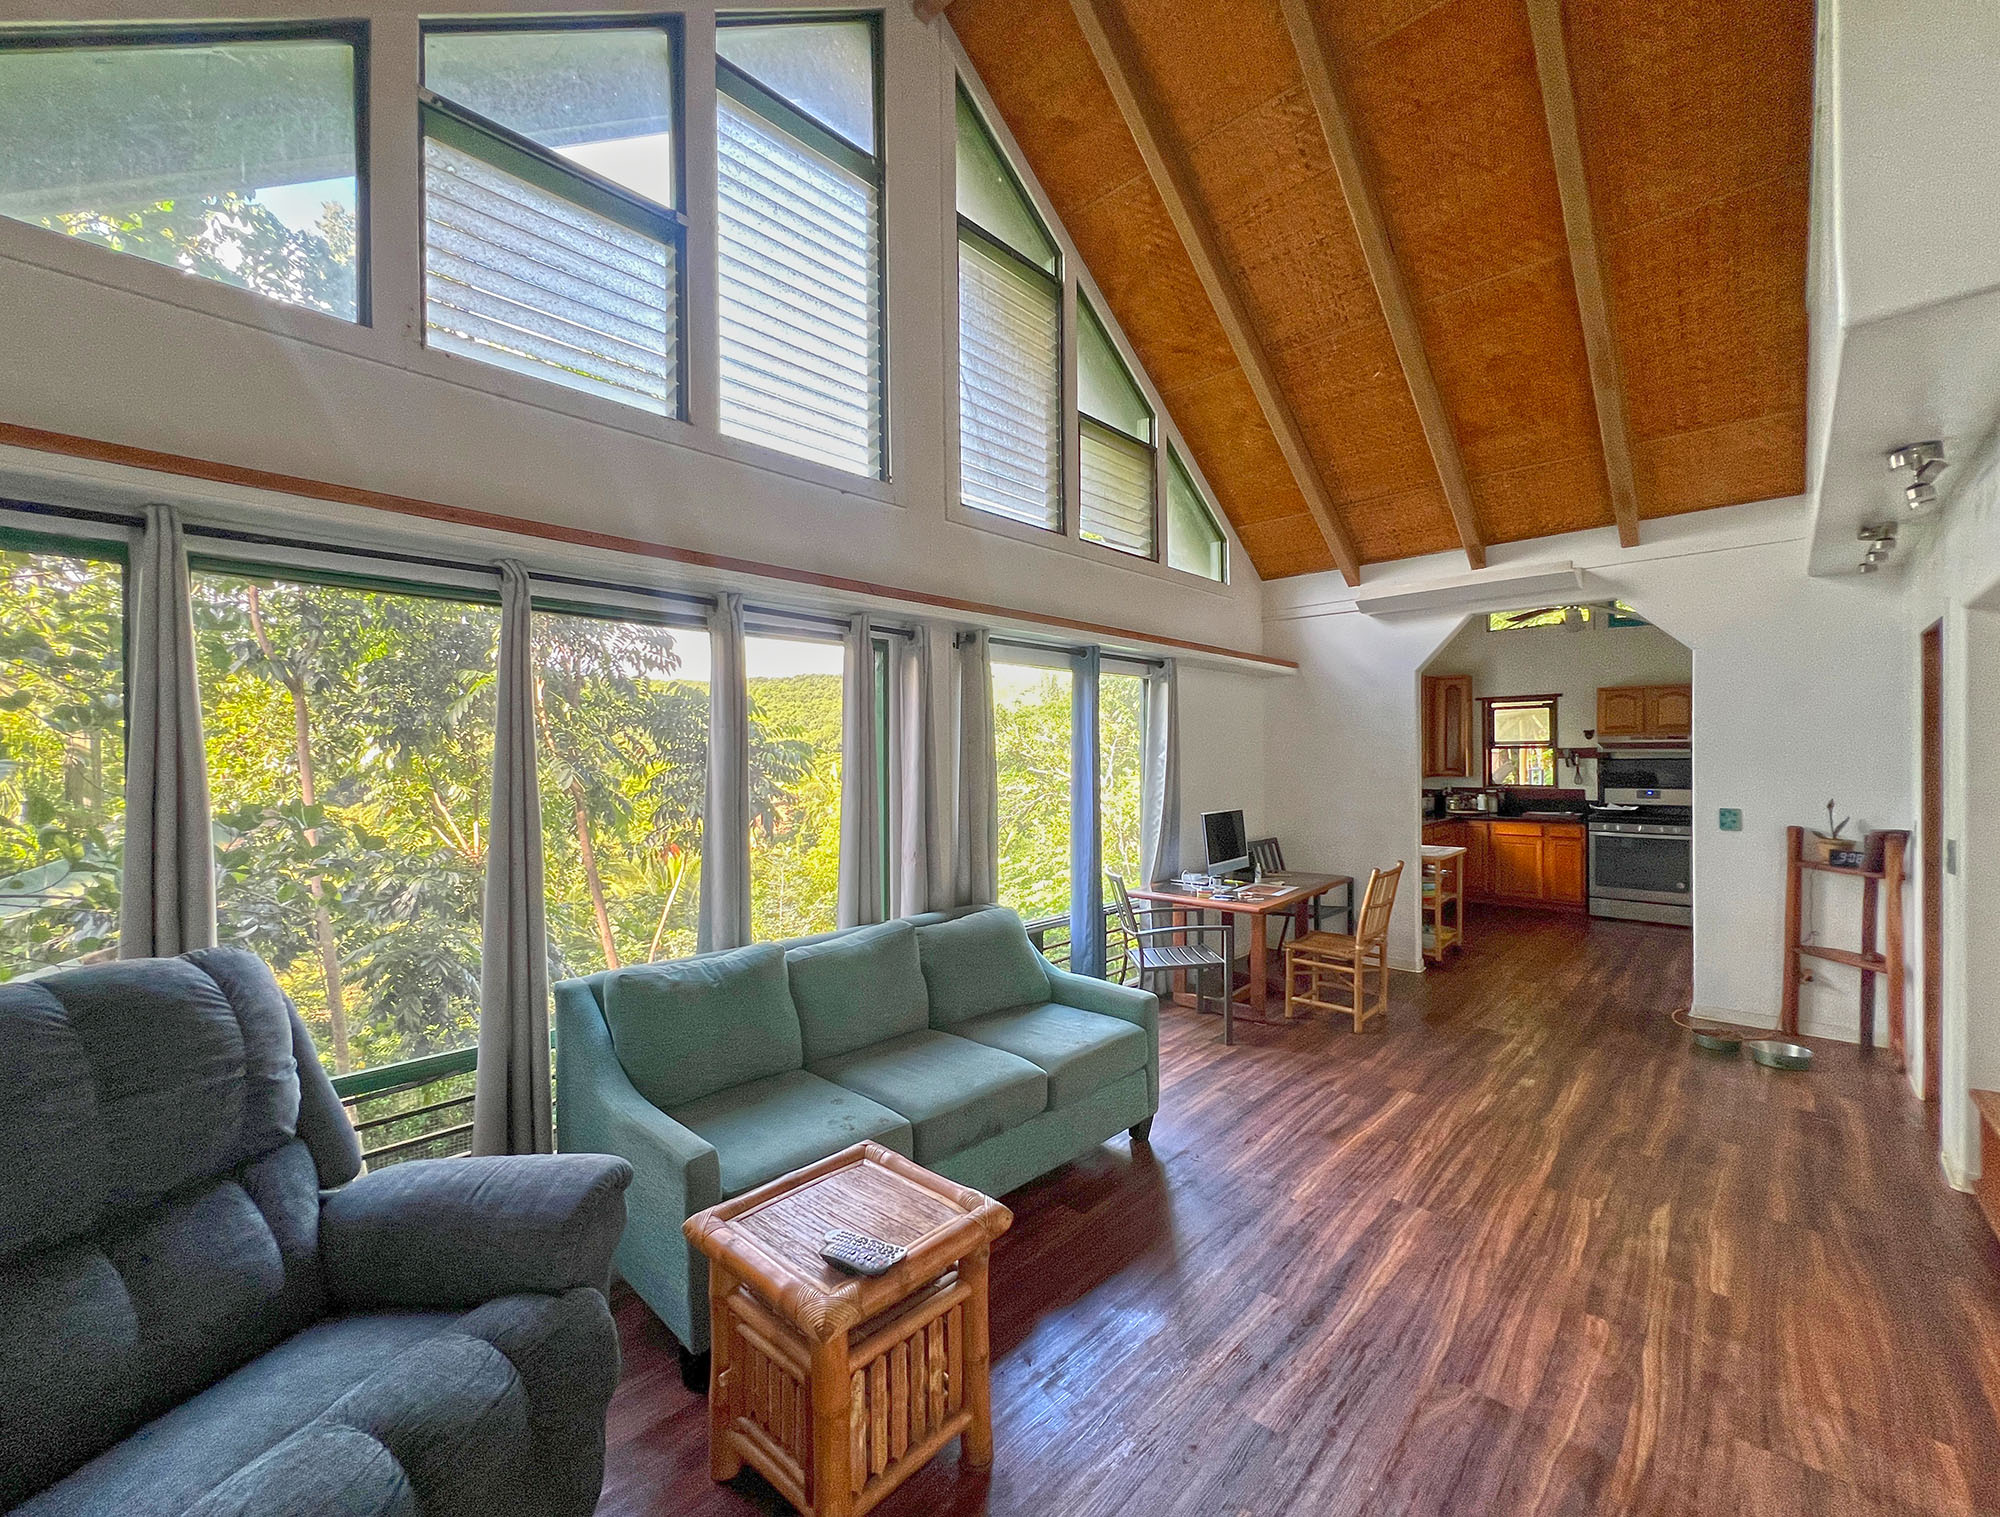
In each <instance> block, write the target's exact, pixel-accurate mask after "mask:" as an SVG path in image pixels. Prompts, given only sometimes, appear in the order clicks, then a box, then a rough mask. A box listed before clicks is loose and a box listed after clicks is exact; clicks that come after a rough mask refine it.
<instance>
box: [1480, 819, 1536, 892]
mask: <svg viewBox="0 0 2000 1517" xmlns="http://www.w3.org/2000/svg"><path fill="white" fill-rule="evenodd" d="M1487 832H1488V834H1489V836H1490V837H1491V839H1492V861H1491V865H1490V868H1491V875H1490V878H1489V881H1488V888H1489V889H1490V891H1491V892H1492V896H1493V899H1494V900H1496V901H1505V902H1508V903H1509V904H1515V905H1538V904H1539V903H1540V902H1541V899H1542V824H1541V823H1540V822H1489V823H1487Z"/></svg>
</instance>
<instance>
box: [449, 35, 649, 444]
mask: <svg viewBox="0 0 2000 1517" xmlns="http://www.w3.org/2000/svg"><path fill="white" fill-rule="evenodd" d="M673 49H674V36H673V35H672V34H671V33H670V32H669V31H668V30H667V29H666V28H664V27H658V26H652V27H626V26H617V27H605V26H572V27H558V28H551V29H547V30H538V31H503V30H495V29H492V28H488V27H479V28H464V29H460V28H452V29H440V30H436V31H433V32H431V33H430V34H429V35H427V36H426V38H425V40H424V83H425V94H424V102H423V119H424V297H425V299H424V320H425V342H426V343H427V344H428V345H429V346H431V347H433V348H439V349H443V350H444V351H447V352H453V353H459V354H462V355H464V356H466V357H470V358H475V359H478V360H480V361H482V362H485V363H491V364H495V365H497V366H499V367H501V368H506V369H512V370H514V371H515V372H517V373H522V374H531V375H534V376H535V377H536V378H539V379H546V380H549V381H551V382H553V383H555V384H560V385H566V386H568V387H569V388H571V389H576V390H583V391H585V392H587V393H589V394H593V395H599V396H602V397H604V398H606V399H609V400H616V401H620V402H623V403H625V404H628V405H635V406H642V407H644V408H646V409H647V410H651V411H658V412H661V413H663V414H665V415H669V416H679V415H680V414H682V398H681V396H682V382H681V371H682V360H681V325H682V322H681V283H682V267H683V264H684V261H685V256H686V254H685V249H686V221H685V218H684V217H683V216H682V215H681V213H680V212H679V210H678V209H677V208H676V207H677V203H678V199H679V186H678V182H677V180H678V176H677V174H676V173H675V161H676V158H677V154H678V147H677V142H676V136H675V124H676V101H675V93H674V77H675V75H674V57H673Z"/></svg>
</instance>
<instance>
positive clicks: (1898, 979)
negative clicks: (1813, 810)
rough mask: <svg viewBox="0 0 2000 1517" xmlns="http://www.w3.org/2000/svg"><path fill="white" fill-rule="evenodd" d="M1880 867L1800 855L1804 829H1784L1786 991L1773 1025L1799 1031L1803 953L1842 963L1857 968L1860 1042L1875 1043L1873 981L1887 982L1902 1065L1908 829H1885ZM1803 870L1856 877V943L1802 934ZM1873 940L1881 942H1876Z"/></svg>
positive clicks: (1893, 1044) (1893, 1038) (1892, 1035)
mask: <svg viewBox="0 0 2000 1517" xmlns="http://www.w3.org/2000/svg"><path fill="white" fill-rule="evenodd" d="M1879 835H1880V837H1881V839H1882V867H1881V868H1879V869H1864V868H1857V867H1855V866H1854V865H1850V864H1828V863H1824V862H1822V861H1820V860H1818V859H1809V858H1807V857H1806V856H1805V840H1806V830H1805V828H1803V827H1787V828H1786V829H1785V992H1784V1002H1783V1004H1782V1006H1781V1008H1780V1010H1779V1013H1778V1029H1779V1031H1780V1032H1782V1033H1784V1034H1785V1036H1787V1037H1797V1036H1798V1032H1799V986H1800V984H1801V983H1802V982H1803V981H1804V980H1805V979H1806V978H1807V971H1806V967H1805V964H1804V960H1806V959H1818V960H1820V961H1822V962H1824V963H1829V964H1844V965H1846V966H1847V967H1848V968H1849V969H1858V970H1860V971H1861V1046H1862V1047H1863V1048H1873V1047H1874V1046H1875V981H1876V979H1877V977H1880V978H1882V979H1885V980H1887V981H1888V985H1889V1047H1890V1048H1891V1049H1892V1050H1893V1051H1894V1053H1895V1055H1896V1063H1897V1065H1898V1067H1901V1066H1902V1065H1903V1064H1904V1062H1905V1060H1904V1052H1903V1012H1904V1002H1905V996H1904V982H1905V980H1906V979H1907V977H1908V970H1907V968H1906V967H1905V965H1904V962H1903V880H1904V870H1905V864H1906V861H1907V857H1908V853H1909V847H1910V835H1909V833H1907V832H1884V833H1881V834H1879ZM1808 874H1832V875H1845V876H1847V877H1848V878H1850V879H1856V880H1859V881H1861V947H1860V948H1859V949H1858V950H1857V949H1852V948H1831V947H1827V946H1826V945H1824V944H1820V943H1807V942H1805V941H1803V939H1802V933H1803V931H1804V915H1805V877H1806V876H1807V875H1808ZM1878 941H1879V942H1880V947H1879V948H1878V947H1877V943H1878Z"/></svg>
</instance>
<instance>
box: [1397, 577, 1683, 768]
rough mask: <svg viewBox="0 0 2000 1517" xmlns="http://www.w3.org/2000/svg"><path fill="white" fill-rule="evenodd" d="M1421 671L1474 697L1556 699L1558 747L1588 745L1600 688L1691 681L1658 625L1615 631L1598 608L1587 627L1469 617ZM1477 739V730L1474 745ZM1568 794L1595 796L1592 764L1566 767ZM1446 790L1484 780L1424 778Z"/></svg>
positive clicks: (1679, 649)
mask: <svg viewBox="0 0 2000 1517" xmlns="http://www.w3.org/2000/svg"><path fill="white" fill-rule="evenodd" d="M1424 673H1426V674H1463V675H1467V676H1470V678H1471V680H1472V694H1473V696H1474V697H1475V698H1484V697H1487V696H1509V695H1554V696H1557V697H1559V699H1558V700H1557V701H1556V746H1557V747H1558V748H1588V747H1590V746H1592V743H1591V740H1590V739H1589V738H1587V737H1585V736H1584V733H1585V732H1587V731H1594V730H1595V729H1596V727H1597V692H1598V689H1599V688H1600V687H1602V686H1606V685H1684V684H1686V683H1688V681H1689V680H1691V679H1693V678H1694V656H1693V655H1692V654H1691V653H1690V652H1689V651H1688V650H1687V648H1686V647H1685V646H1683V645H1682V644H1681V643H1680V642H1678V641H1676V640H1675V639H1674V638H1673V637H1672V636H1670V635H1669V634H1667V633H1665V632H1662V631H1661V630H1660V629H1659V628H1658V627H1613V626H1610V625H1608V624H1607V622H1606V621H1605V618H1604V615H1603V613H1602V612H1601V611H1593V612H1592V614H1591V618H1590V620H1589V621H1588V622H1585V623H1582V624H1580V625H1579V624H1577V623H1574V622H1571V623H1567V624H1565V625H1563V626H1560V627H1515V628H1511V629H1509V630H1508V631H1505V632H1494V631H1491V630H1489V628H1488V626H1487V618H1486V617H1485V616H1484V615H1483V614H1482V615H1479V616H1474V617H1469V618H1467V620H1466V623H1465V625H1464V626H1463V627H1461V628H1460V629H1459V631H1458V634H1457V635H1456V636H1455V637H1453V638H1452V639H1451V641H1450V642H1448V643H1446V644H1445V645H1444V646H1443V647H1442V648H1440V649H1439V650H1438V652H1437V656H1436V657H1435V658H1433V659H1432V660H1431V661H1430V664H1429V665H1428V666H1427V667H1426V668H1425V670H1424ZM1481 741H1483V738H1482V737H1481V736H1480V735H1478V734H1477V733H1476V732H1475V737H1474V742H1475V745H1476V744H1478V743H1479V742H1481ZM1560 782H1561V784H1562V785H1563V786H1564V787H1565V788H1568V789H1582V790H1583V791H1585V792H1586V793H1587V794H1589V795H1592V796H1595V795H1596V793H1597V761H1596V760H1595V759H1585V760H1584V761H1583V763H1582V766H1581V771H1580V772H1579V771H1578V770H1575V769H1570V768H1568V767H1565V768H1564V769H1563V771H1562V774H1561V777H1560ZM1426 783H1428V784H1430V785H1432V786H1438V785H1442V786H1444V787H1446V788H1454V787H1458V786H1466V785H1471V786H1477V785H1483V784H1484V783H1485V777H1484V776H1483V775H1478V774H1475V775H1474V776H1472V777H1471V778H1470V779H1464V780H1430V781H1427V782H1426Z"/></svg>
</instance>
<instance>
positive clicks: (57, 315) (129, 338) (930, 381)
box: [0, 0, 1260, 647]
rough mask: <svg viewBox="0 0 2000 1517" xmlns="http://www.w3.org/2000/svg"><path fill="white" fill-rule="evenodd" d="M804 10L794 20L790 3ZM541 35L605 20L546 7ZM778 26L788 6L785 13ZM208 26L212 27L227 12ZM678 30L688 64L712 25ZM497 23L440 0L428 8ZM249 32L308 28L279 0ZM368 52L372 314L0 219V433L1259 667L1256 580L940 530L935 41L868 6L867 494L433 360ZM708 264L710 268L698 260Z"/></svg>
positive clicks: (946, 381) (695, 82)
mask: <svg viewBox="0 0 2000 1517" xmlns="http://www.w3.org/2000/svg"><path fill="white" fill-rule="evenodd" d="M811 3H812V0H808V6H810V4H811ZM522 8H523V9H524V10H526V9H532V11H533V12H535V13H549V12H560V11H563V10H588V11H593V12H594V11H597V10H600V9H601V6H596V5H585V4H582V3H579V0H553V3H546V0H545V3H541V4H538V5H536V6H534V7H532V8H530V7H525V6H524V7H522ZM784 8H786V9H791V10H796V9H798V8H800V7H799V6H798V5H796V4H791V3H789V0H788V3H787V5H786V6H785V7H784ZM225 9H226V7H225ZM673 9H675V10H676V11H678V12H681V13H683V14H684V15H685V16H686V18H687V35H688V43H689V55H690V59H691V61H698V60H705V59H706V56H707V54H706V52H705V48H706V47H707V45H708V44H707V42H706V40H705V39H706V38H707V37H708V36H709V35H710V34H711V33H712V29H713V20H712V18H713V13H714V7H713V6H712V5H709V4H706V3H691V4H688V5H684V6H682V5H677V6H675V7H673ZM453 10H462V11H467V12H470V13H477V14H488V13H491V12H493V11H494V10H495V7H494V6H493V5H492V4H491V3H490V0H487V3H479V4H470V3H454V0H441V3H439V4H438V5H436V6H433V7H427V8H426V14H429V13H432V12H440V13H448V12H451V11H453ZM216 13H217V12H216V10H215V8H214V7H213V6H208V5H199V6H198V5H196V4H194V3H193V0H95V3H90V4H88V5H79V4H78V3H77V0H25V3H22V4H16V5H10V6H9V8H8V19H9V20H27V19H93V20H108V19H115V18H117V17H119V16H121V15H122V16H131V17H135V18H136V17H144V18H145V19H150V20H160V19H163V18H168V17H172V16H174V15H176V14H181V15H190V16H203V17H207V16H213V15H215V14H216ZM253 14H255V15H257V16H260V17H270V16H283V15H286V14H296V15H313V14H323V7H321V6H319V5H318V4H317V3H316V0H273V3H270V4H267V5H265V6H262V7H260V8H258V9H256V10H255V11H254V12H253ZM341 14H343V15H358V16H364V17H366V18H368V20H369V21H370V25H371V28H372V32H373V49H372V57H373V61H374V64H375V68H374V73H373V77H372V80H371V86H372V97H371V107H370V118H369V125H370V135H371V144H370V158H369V167H370V171H371V174H370V177H371V194H372V200H373V204H374V208H375V214H374V216H373V218H372V221H371V227H370V239H369V240H370V246H371V249H372V272H373V281H372V284H373V290H374V297H375V320H374V324H373V325H372V326H370V327H357V326H354V325H351V324H349V323H346V322H341V321H337V320H335V319H333V318H331V317H327V316H323V315H320V314H318V313H315V312H309V311H302V310H296V309H292V308H286V307H280V306H277V305H276V304H275V303H272V302H268V301H262V300H259V299H258V298H256V297H254V296H251V295H249V294H247V293H245V292H242V291H237V290H231V289H227V288H225V287H223V286H220V285H217V284H214V283H211V282H209V281H205V280H199V279H195V278H192V277H189V276H185V275H181V274H178V273H176V272H175V271H173V270H171V269H168V268H165V267H162V266H159V265H155V264H150V263H147V262H145V261H143V260H140V259H137V258H131V257H126V256H122V255H119V254H115V253H111V252H108V251H106V250H103V249H99V248H94V247H88V246H85V245H82V244H79V243H76V242H75V241H73V240H71V239H66V238H62V237H59V236H57V235H56V234H54V233H49V232H44V231H41V230H39V229H36V228H31V227H28V226H26V225H24V224H22V223H18V222H11V221H6V220H4V219H0V311H4V312H5V313H6V318H5V330H4V339H3V340H4V346H5V352H6V355H7V358H8V360H9V361H8V362H6V363H5V364H0V417H5V418H6V419H7V420H8V421H10V422H15V423H20V424H24V425H27V426H32V427H39V428H45V429H48V430H52V431H58V432H66V433H73V434H80V435H83V436H86V437H90V438H95V439H102V440H108V441H111V442H116V443H121V444H127V445H131V446H136V447H144V448H152V449H158V450H162V451H165V452H169V453H177V454H184V455H190V456H193V457H196V458H200V459H205V460H213V461H220V462H224V463H229V464H235V465H241V466H247V467H250V468H256V469H264V470H270V471H274V472H277V473H281V474H289V475H297V476H302V477H306V478H309V479H314V480H321V481H328V482H332V483H336V484H340V485H347V486H354V487H359V488H363V489H369V490H377V491H383V492H387V493H390V494H395V495H403V496H411V497H416V498H418V499H422V500H427V501H436V502H442V503H444V504H446V505H450V506H456V507H464V508H470V509H473V510H478V511H487V512H497V513H501V514H504V515H509V516H515V517H521V518H526V519H529V520H533V521H536V522H547V523H555V524H559V525H562V526H566V527H574V528H581V529H586V530H589V531H593V532H600V533H607V534H613V535H617V536H622V537H626V538H631V539H636V540H638V541H641V542H645V543H657V544H664V545H669V546H673V547H678V548H685V549H693V550H696V551H699V552H703V553H709V554H716V555H726V556H733V557H741V558H746V559H754V560H760V561H764V562H770V563H777V564H781V565H785V566H789V567H793V568H803V569H809V570H811V571H814V572H816V573H820V574H825V575H835V576H843V577H848V578H853V579H859V580H867V581H871V582H875V583H882V584H889V585H893V586H897V587H901V588H907V589H912V590H917V591H920V592H925V593H928V594H935V595H948V596H953V597H958V598H963V599H969V600H976V601H983V602H997V603H1001V604H1005V605H1008V606H1012V607H1018V608H1020V609H1022V610H1026V611H1031V612H1038V613H1042V614H1053V615H1061V616H1068V617H1075V618H1080V619H1084V620H1089V621H1093V622H1100V623H1108V624H1111V625H1115V626H1121V627H1134V628H1138V629H1141V630H1150V631H1156V632H1161V633H1165V634H1168V635H1171V636H1175V637H1179V638H1184V639H1188V640H1192V641H1196V642H1204V643H1214V644H1222V645H1227V646H1232V647H1254V646H1255V643H1256V640H1257V638H1258V637H1259V635H1260V628H1259V596H1258V584H1257V577H1256V574H1255V571H1254V570H1253V569H1252V568H1251V566H1250V563H1249V560H1248V558H1247V557H1246V556H1245V555H1244V554H1243V552H1242V550H1241V548H1240V546H1237V545H1234V544H1232V571H1233V575H1234V579H1235V583H1234V584H1233V585H1229V586H1217V585H1212V584H1209V583H1207V582H1205V581H1200V580H1197V579H1195V578H1193V577H1192V576H1187V575H1179V574H1170V573H1169V572H1168V571H1166V570H1164V569H1162V568H1160V567H1158V566H1155V565H1152V564H1140V563H1137V562H1135V561H1134V560H1132V559H1130V558H1128V557H1126V556H1125V555H1121V554H1117V553H1113V552H1111V551H1109V550H1106V549H1101V548H1097V547H1094V546H1092V545H1089V544H1084V543H1081V542H1079V541H1075V540H1073V539H1072V540H1056V539H1046V538H1045V539H1042V540H1038V541H1028V540H1025V539H1024V538H1023V537H1021V536H1019V535H1012V534H1009V533H1007V532H1005V531H1001V530H986V529H983V528H982V527H980V526H977V525H971V524H967V523H965V522H962V521H954V520H951V519H950V518H949V517H948V516H947V502H948V500H950V499H951V498H952V497H954V496H955V493H956V486H955V479H954V477H953V475H952V469H953V464H952V461H951V444H952V429H953V428H954V427H955V420H954V415H953V410H954V408H953V406H952V403H951V402H952V396H953V394H954V392H955V384H956V380H955V376H954V373H953V371H952V370H951V368H950V366H949V364H948V362H947V353H948V352H949V351H950V341H951V338H952V337H953V335H954V333H955V325H954V324H955V320H956V316H955V310H954V307H953V305H952V301H953V291H954V289H955V269H956V243H955V241H954V240H953V233H952V231H951V227H952V225H953V216H954V210H953V205H952V199H951V196H952V176H951V168H952V152H953V142H954V137H953V131H952V125H951V116H950V110H951V98H952V97H951V79H952V64H951V59H950V57H949V56H948V53H947V50H946V46H945V43H944V41H943V33H942V29H941V28H940V27H938V26H927V25H924V24H922V23H920V22H918V21H917V19H916V18H915V16H914V14H913V13H912V12H911V9H910V7H909V6H908V5H906V4H898V5H890V6H887V7H885V8H884V17H885V20H884V55H885V72H886V101H887V106H886V130H885V134H884V142H885V146H884V162H885V172H886V176H887V188H886V192H885V202H884V203H885V208H886V209H885V217H886V225H885V234H886V242H887V245H888V247H889V249H890V250H891V251H890V260H889V270H888V304H887V326H888V331H889V334H890V355H889V356H890V364H889V373H890V394H889V405H888V410H889V416H890V426H889V439H890V460H891V474H892V477H891V479H889V480H888V481H871V480H864V479H858V478H853V477H849V476H844V475H841V474H838V473H837V472H835V471H832V470H829V469H825V468H821V467H817V466H814V465H810V464H804V463H800V462H798V461H796V460H791V459H788V458H786V457H784V456H782V455H779V454H776V453H773V452H770V451H768V450H764V449H758V448H754V447H749V446H747V445H743V444H739V443H736V442H733V441H730V440H729V439H726V438H723V437H721V436H720V435H719V434H718V433H717V432H716V430H715V428H714V426H713V424H712V422H711V423H710V424H708V425H705V426H704V425H700V424H684V423H680V422H675V421H669V420H667V419H665V418H661V417H655V416H651V415H649V414H647V413H644V412H640V411H637V410H634V409H632V408H629V407H623V406H620V405H618V404H616V403H614V402H609V401H600V400H597V399H595V398H594V397H589V396H583V395H579V394H576V393H574V392H571V391H568V390H564V389H561V388H559V387H557V386H554V385H550V384H546V383H541V382H537V381H534V380H532V379H527V378H523V377H521V376H515V375H511V374H508V373H505V372H503V371H501V370H498V369H496V368H493V367H492V366H490V365H485V364H480V363H477V362H474V361H472V360H469V359H464V358H459V357H457V356H455V355H452V354H447V353H441V352H436V351H433V350H430V349H427V348H425V347H424V346H423V343H422V340H421V334H422V313H421V289H422V278H421V248H420V244H419V225H418V224H419V219H420V218H419V215H418V202H417V179H416V175H417V141H418V134H417V118H416V103H415V84H416V69H417V59H418V29H417V20H416V16H417V11H416V9H415V8H413V7H410V6H408V5H407V4H404V3H402V0H358V3H356V4H354V5H351V6H349V7H347V8H346V9H344V10H343V11H342V12H341ZM687 73H688V82H687V93H688V117H689V123H688V125H689V130H688V134H687V138H688V154H689V165H688V167H689V172H688V186H689V201H688V206H689V219H690V262H689V317H690V320H689V329H690V334H691V343H692V347H693V354H692V357H693V362H692V363H691V366H690V367H691V372H690V375H689V394H690V405H691V407H692V408H693V409H694V412H695V414H696V417H697V422H699V420H700V418H701V417H702V416H704V415H706V416H708V417H711V418H712V417H713V416H714V414H715V411H716V400H715V388H716V383H717V381H716V378H715V371H716V358H715V351H714V343H713V332H714V328H715V318H714V308H713V299H714V291H713V284H712V273H711V272H710V270H712V262H713V260H712V244H713V230H712V227H713V204H714V198H715V197H714V147H713V131H712V104H710V102H712V100H713V96H714V88H713V80H712V78H709V79H707V80H706V82H704V79H703V73H704V70H703V69H702V68H700V67H692V66H691V67H690V68H689V69H688V70H687ZM704 247H706V248H708V249H709V250H710V251H709V253H708V254H706V255H705V254H704V252H703V249H704Z"/></svg>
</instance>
